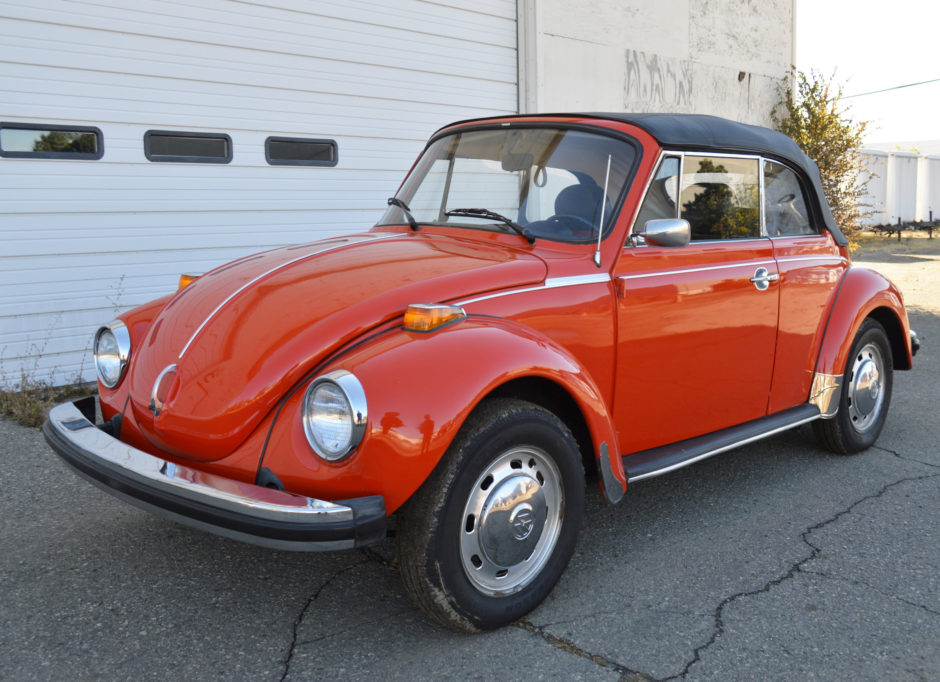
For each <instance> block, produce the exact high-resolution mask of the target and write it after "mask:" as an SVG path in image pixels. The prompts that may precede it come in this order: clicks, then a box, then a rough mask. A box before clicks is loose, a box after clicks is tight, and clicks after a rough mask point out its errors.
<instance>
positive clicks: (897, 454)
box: [871, 445, 940, 469]
mask: <svg viewBox="0 0 940 682" xmlns="http://www.w3.org/2000/svg"><path fill="white" fill-rule="evenodd" d="M871 447H872V450H881V451H882V452H887V453H888V454H889V455H894V456H895V457H897V458H898V459H903V460H904V461H905V462H916V463H917V464H923V465H924V466H927V467H933V468H934V469H940V464H933V463H931V462H925V461H924V460H922V459H914V458H913V457H905V456H904V455H902V454H901V453H900V452H897V451H896V450H892V449H890V448H885V447H882V446H880V445H872V446H871Z"/></svg>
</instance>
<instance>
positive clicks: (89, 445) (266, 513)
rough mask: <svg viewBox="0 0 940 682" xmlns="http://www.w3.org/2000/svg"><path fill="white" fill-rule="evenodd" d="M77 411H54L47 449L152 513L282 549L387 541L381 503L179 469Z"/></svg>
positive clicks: (71, 407)
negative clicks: (332, 499)
mask: <svg viewBox="0 0 940 682" xmlns="http://www.w3.org/2000/svg"><path fill="white" fill-rule="evenodd" d="M84 400H86V401H91V400H92V399H88V398H85V399H84ZM78 402H80V401H76V403H78ZM76 403H63V404H62V405H58V406H56V407H54V408H53V409H52V411H51V412H50V413H49V419H48V420H47V421H46V423H45V424H44V425H43V428H42V430H43V435H44V436H45V437H46V441H47V442H48V443H49V445H50V446H52V449H53V450H55V451H56V454H58V455H59V456H60V457H61V458H62V459H63V460H65V462H66V463H68V464H69V465H70V466H72V468H74V469H75V470H76V472H77V473H78V474H79V475H81V476H83V477H84V478H87V479H88V480H89V481H91V482H92V483H94V484H95V485H97V486H98V487H99V488H102V489H103V490H105V491H107V492H109V493H111V494H112V495H114V496H116V497H119V498H121V499H123V500H125V501H126V502H130V503H131V504H134V505H136V506H138V507H141V508H142V509H145V510H147V511H149V512H151V513H154V514H157V515H158V516H163V517H166V518H169V519H171V520H174V521H177V522H179V523H183V524H185V525H188V526H192V527H194V528H198V529H200V530H206V531H209V532H212V533H216V534H217V535H222V536H225V537H229V538H233V539H236V540H241V541H243V542H248V543H251V544H255V545H262V546H264V547H271V548H274V549H287V550H298V551H314V550H337V549H349V548H352V547H361V546H363V545H367V544H370V543H372V542H377V541H379V540H381V539H382V538H384V537H385V501H384V500H383V499H382V497H381V496H372V497H360V498H355V499H350V500H340V501H337V502H327V501H324V500H317V499H314V498H310V497H304V496H302V495H295V494H293V493H288V492H284V491H281V490H275V489H273V488H264V487H262V486H259V485H254V484H252V483H244V482H242V481H236V480H234V479H230V478H225V477H223V476H217V475H215V474H208V473H205V472H202V471H199V470H197V469H192V468H190V467H187V466H183V465H179V464H174V463H173V462H168V461H166V460H163V459H160V458H159V457H154V456H153V455H150V454H148V453H146V452H143V451H142V450H138V449H137V448H134V447H131V446H130V445H127V444H126V443H122V442H121V441H120V440H118V439H117V438H114V437H113V436H111V435H109V434H108V433H106V432H105V431H104V430H102V429H101V428H98V427H96V426H95V425H94V424H92V423H91V422H90V421H89V420H88V419H87V418H86V416H85V414H90V410H89V409H88V408H89V407H93V405H92V404H91V403H90V402H89V403H86V404H84V405H80V406H79V405H77V404H76Z"/></svg>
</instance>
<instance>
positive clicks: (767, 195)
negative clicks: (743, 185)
mask: <svg viewBox="0 0 940 682" xmlns="http://www.w3.org/2000/svg"><path fill="white" fill-rule="evenodd" d="M764 223H765V224H766V226H767V234H768V235H769V236H771V237H784V236H787V235H794V234H815V233H816V230H814V229H813V226H812V225H811V224H810V222H809V214H808V213H807V211H806V202H805V201H804V199H803V190H802V189H801V188H800V181H799V179H798V178H797V176H796V173H794V172H793V171H792V170H790V169H789V168H787V167H786V166H784V165H783V164H781V163H777V162H776V161H767V160H765V161H764Z"/></svg>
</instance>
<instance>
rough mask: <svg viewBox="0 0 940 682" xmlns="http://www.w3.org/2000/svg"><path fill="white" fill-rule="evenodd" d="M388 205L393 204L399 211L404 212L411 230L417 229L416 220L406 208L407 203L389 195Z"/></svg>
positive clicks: (415, 230)
mask: <svg viewBox="0 0 940 682" xmlns="http://www.w3.org/2000/svg"><path fill="white" fill-rule="evenodd" d="M388 205H389V206H395V207H397V208H400V209H401V212H402V213H404V214H405V218H407V219H408V224H409V225H410V226H411V229H412V231H414V232H417V231H418V221H417V220H415V217H414V216H413V215H411V209H410V208H408V204H406V203H405V202H404V201H402V200H401V199H399V198H398V197H389V198H388Z"/></svg>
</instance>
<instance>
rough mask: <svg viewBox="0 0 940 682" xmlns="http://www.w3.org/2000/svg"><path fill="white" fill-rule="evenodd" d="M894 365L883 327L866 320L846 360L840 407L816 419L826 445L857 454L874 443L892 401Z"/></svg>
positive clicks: (815, 429) (817, 430)
mask: <svg viewBox="0 0 940 682" xmlns="http://www.w3.org/2000/svg"><path fill="white" fill-rule="evenodd" d="M893 366H894V360H893V358H892V355H891V344H890V343H889V342H888V335H887V334H885V330H884V327H882V326H881V324H880V323H878V322H877V321H876V320H872V319H868V320H865V322H864V323H862V326H861V327H860V328H859V330H858V334H856V335H855V340H854V341H853V343H852V351H851V352H850V353H849V357H848V359H847V361H846V366H845V373H844V374H843V375H842V395H841V397H840V398H839V411H838V412H837V413H836V416H835V417H833V418H832V419H818V420H816V421H815V422H813V430H814V431H815V433H816V438H817V439H818V440H819V442H820V443H821V444H822V446H823V447H825V448H827V449H828V450H832V451H833V452H836V453H838V454H841V455H854V454H855V453H857V452H861V451H862V450H865V449H866V448H869V447H871V446H872V445H874V444H875V441H876V440H878V435H879V434H880V433H881V428H882V427H883V426H884V423H885V419H886V418H887V416H888V406H889V405H890V404H891V387H892V380H893V377H892V374H891V370H892V367H893Z"/></svg>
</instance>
